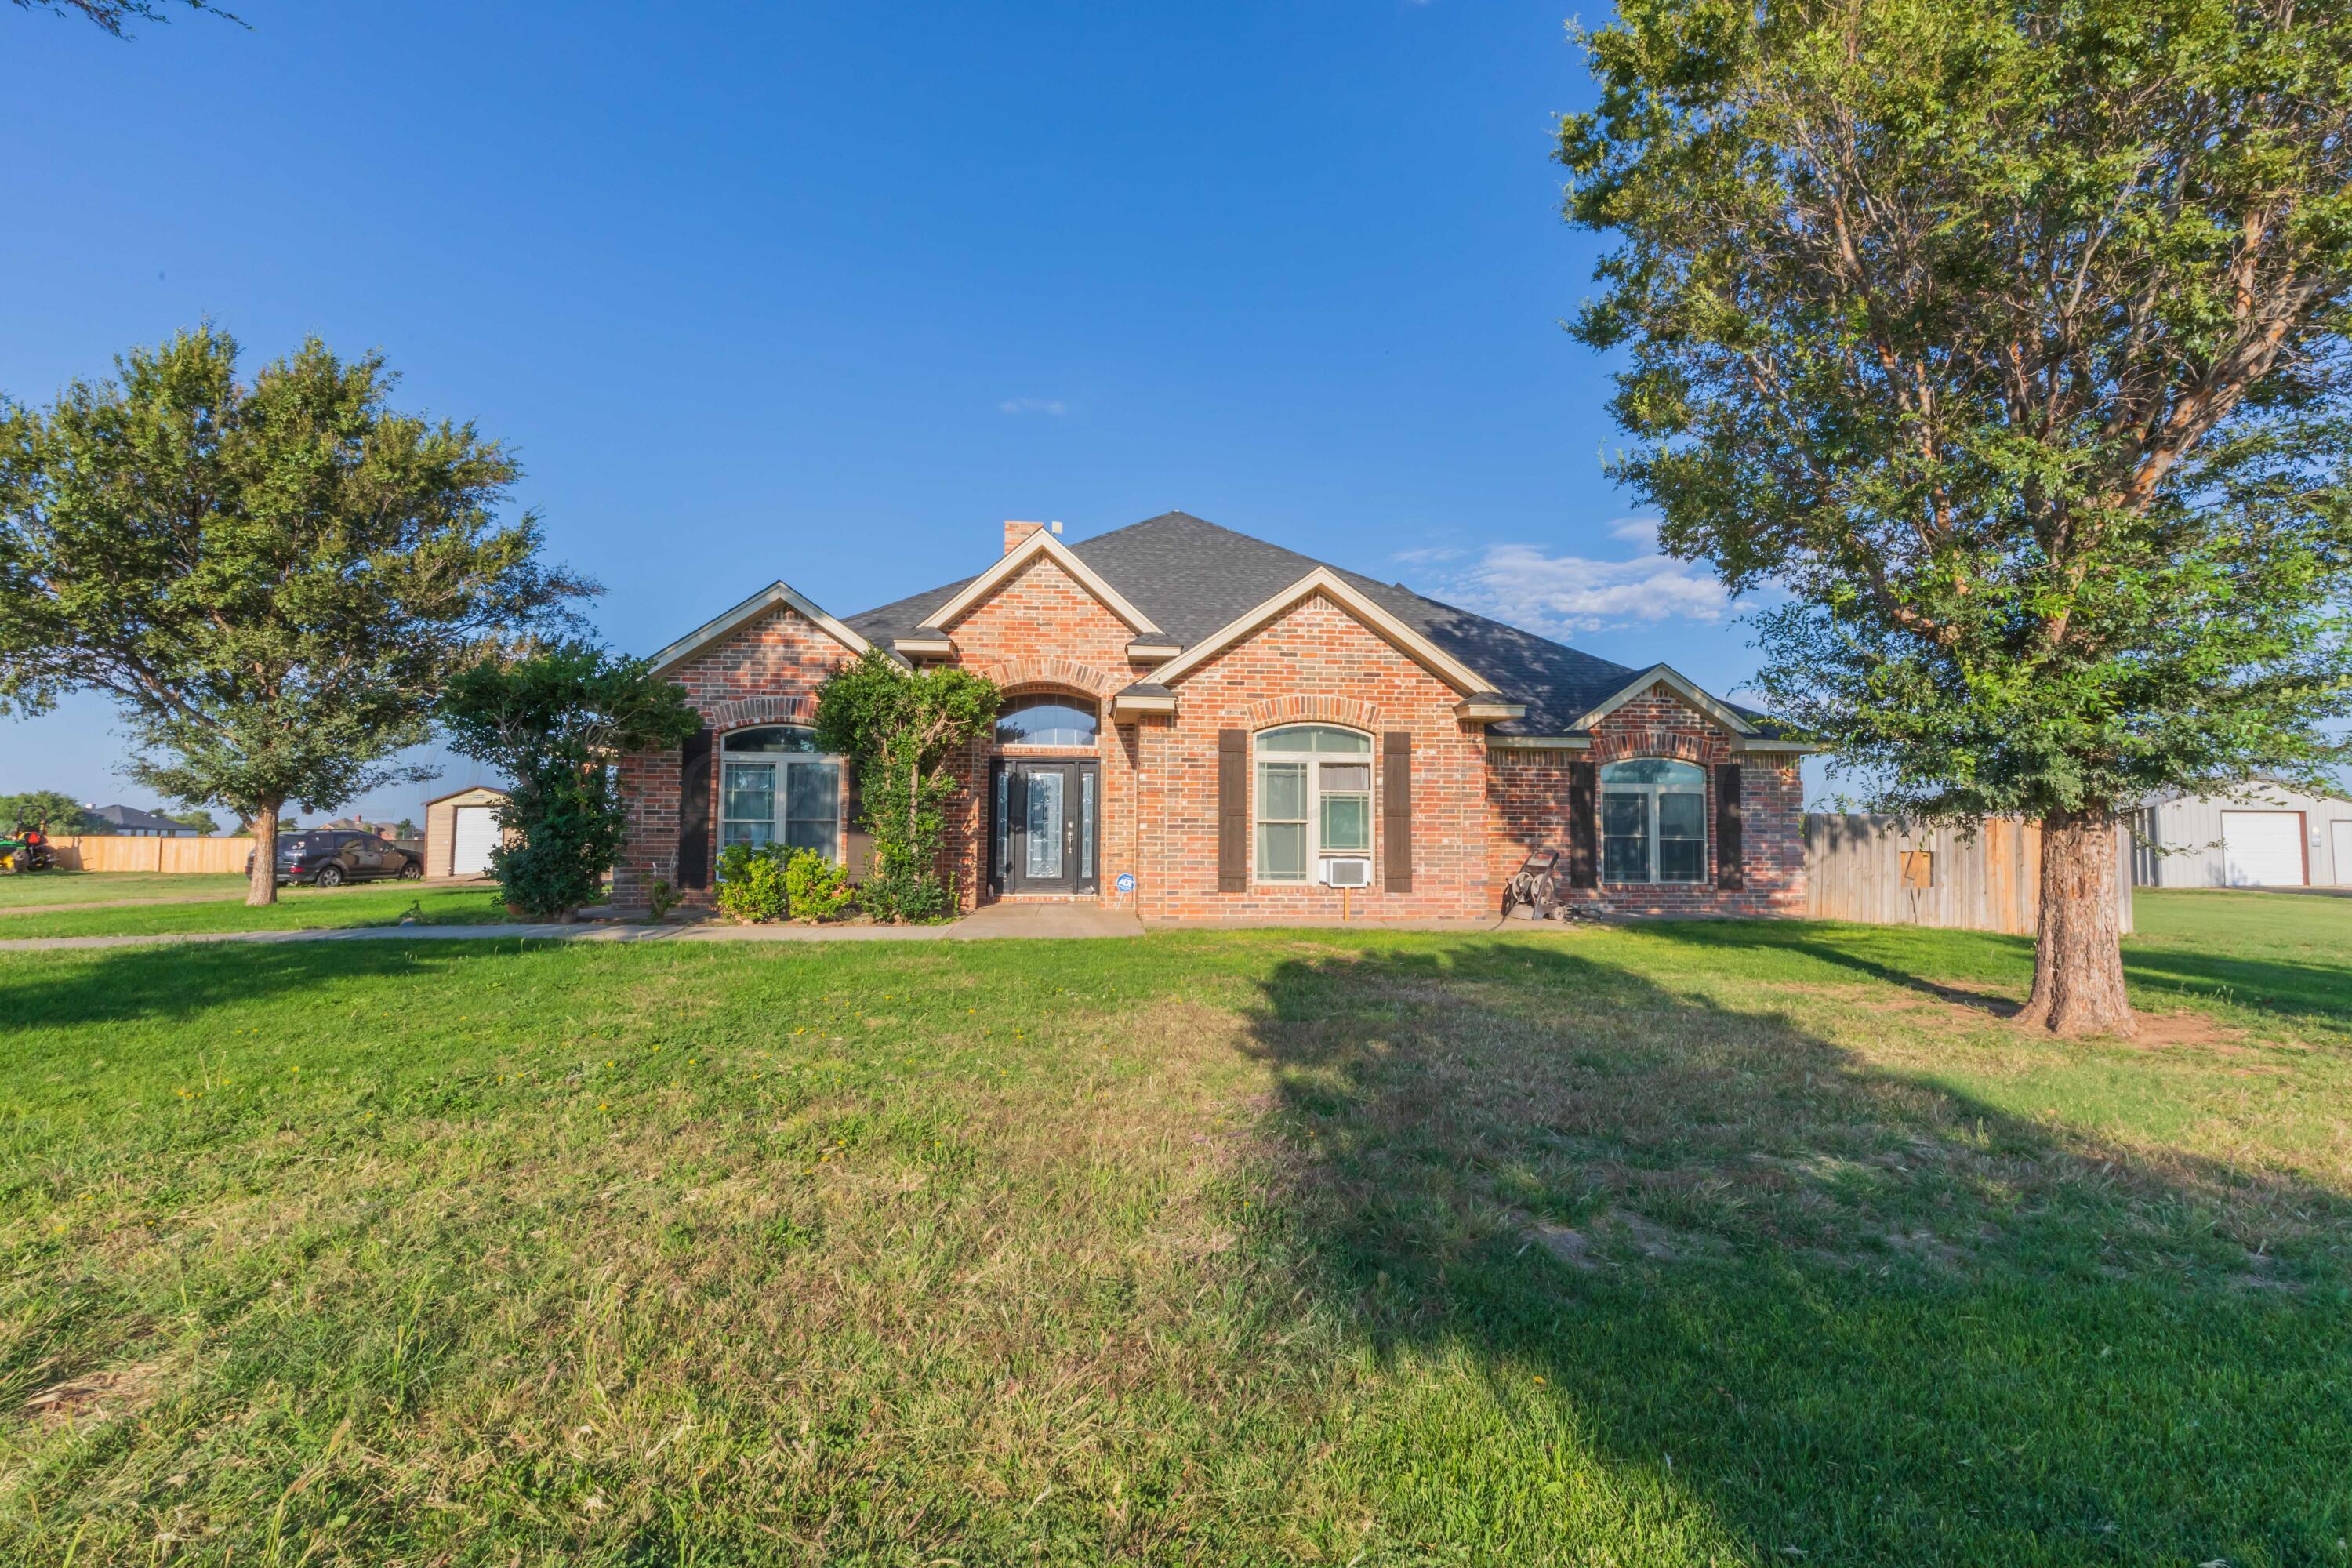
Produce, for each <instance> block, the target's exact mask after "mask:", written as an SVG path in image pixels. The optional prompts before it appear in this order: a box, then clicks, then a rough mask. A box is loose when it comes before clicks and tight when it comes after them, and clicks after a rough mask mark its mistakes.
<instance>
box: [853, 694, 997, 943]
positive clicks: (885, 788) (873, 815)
mask: <svg viewBox="0 0 2352 1568" xmlns="http://www.w3.org/2000/svg"><path fill="white" fill-rule="evenodd" d="M999 697H1000V693H999V692H998V690H997V689H996V687H995V685H994V683H993V682H992V681H990V680H989V679H986V678H985V677H983V676H978V675H974V674H972V673H971V672H970V671H968V670H962V669H956V668H932V669H924V670H918V671H916V672H915V673H913V674H911V675H910V674H908V672H907V671H906V670H904V669H901V668H898V666H896V665H894V664H892V663H891V662H890V660H889V659H888V658H886V657H885V656H884V655H883V654H881V653H880V652H878V651H877V650H876V649H873V648H868V649H867V650H866V652H865V653H863V654H860V655H859V656H858V657H857V658H856V660H855V661H853V662H851V663H849V664H845V665H843V666H842V667H841V668H839V669H836V670H835V671H834V672H833V674H832V675H830V676H828V677H826V679H825V681H824V685H822V686H820V687H818V688H817V693H816V732H817V743H818V744H819V745H820V746H821V747H823V748H824V750H826V751H829V752H842V753H844V754H845V755H847V756H850V757H853V758H855V759H856V766H857V782H858V787H859V792H860V795H861V796H862V798H863V800H864V803H865V813H864V816H862V817H861V819H860V822H861V825H862V826H864V827H865V828H866V831H867V832H868V833H869V834H871V835H872V836H873V842H874V858H873V864H872V866H871V868H870V869H869V871H868V874H867V877H866V883H865V885H864V886H863V887H861V888H859V889H858V890H857V901H858V904H859V906H860V907H861V908H863V909H864V910H866V913H868V914H870V915H872V916H873V917H874V918H875V919H876V920H877V921H928V920H937V919H939V918H940V917H941V916H943V915H949V914H952V913H954V912H955V907H956V900H955V889H954V888H953V886H952V885H951V884H950V882H949V881H948V879H945V878H943V877H942V876H941V874H940V852H941V849H942V848H943V847H944V846H945V844H946V839H947V820H948V812H949V805H950V802H951V801H952V800H953V798H954V797H955V795H957V794H958V792H960V791H961V789H962V788H963V785H962V784H961V782H960V781H959V780H958V779H957V777H956V772H955V766H954V764H955V762H956V759H957V757H958V756H959V755H960V754H961V749H962V748H963V747H965V746H967V745H969V744H971V742H974V741H978V740H981V739H982V738H983V737H985V736H986V735H987V734H988V733H989V729H990V726H991V725H992V723H993V722H994V721H995V718H996V709H997V703H998V700H999Z"/></svg>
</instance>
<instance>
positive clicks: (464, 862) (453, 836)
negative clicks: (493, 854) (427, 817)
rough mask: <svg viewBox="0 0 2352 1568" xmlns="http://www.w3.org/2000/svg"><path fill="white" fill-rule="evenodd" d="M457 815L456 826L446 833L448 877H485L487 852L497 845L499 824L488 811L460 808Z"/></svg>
mask: <svg viewBox="0 0 2352 1568" xmlns="http://www.w3.org/2000/svg"><path fill="white" fill-rule="evenodd" d="M498 843H499V825H498V824H497V823H495V822H493V821H491V820H490V808H489V807H488V806H487V805H461V806H459V807H458V808H457V824H456V826H453V827H452V828H451V829H450V831H449V875H451V876H453V877H482V876H487V875H488V874H489V869H490V851H491V850H493V849H495V848H497V847H498Z"/></svg>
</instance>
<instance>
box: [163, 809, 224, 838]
mask: <svg viewBox="0 0 2352 1568" xmlns="http://www.w3.org/2000/svg"><path fill="white" fill-rule="evenodd" d="M155 815H156V816H168V817H170V818H171V819H172V820H173V822H176V823H178V824H179V825H180V826H183V827H193V828H194V829H195V830H196V833H197V835H198V837H204V838H210V837H213V836H214V835H215V834H216V833H218V832H219V831H220V818H218V817H216V816H214V815H213V814H212V813H211V812H209V811H203V810H199V809H197V808H196V807H194V806H183V807H182V808H181V809H179V810H178V811H169V812H167V811H164V810H163V809H162V808H160V807H159V808H157V810H156V812H155Z"/></svg>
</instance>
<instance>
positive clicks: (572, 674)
mask: <svg viewBox="0 0 2352 1568" xmlns="http://www.w3.org/2000/svg"><path fill="white" fill-rule="evenodd" d="M441 722H442V725H443V727H444V728H445V729H446V731H447V733H448V737H449V744H450V747H451V749H452V750H454V751H456V752H458V753H459V754H460V755H463V756H468V757H473V758H475V759H476V760H478V761H480V762H484V763H489V764H490V765H491V766H492V767H494V768H497V769H498V770H499V772H501V773H504V774H506V776H507V777H508V778H509V780H510V781H512V782H511V783H510V784H509V787H508V791H507V802H506V804H505V805H502V806H500V807H499V808H498V814H499V825H500V826H503V827H505V828H506V829H507V830H508V831H509V833H511V834H513V835H514V839H513V841H512V842H511V843H509V844H507V845H505V846H503V847H499V848H498V849H495V850H493V851H492V852H491V854H490V868H491V870H492V872H493V874H495V875H496V876H497V878H498V879H499V886H500V887H501V888H503V889H505V892H506V899H507V902H508V903H509V904H511V905H513V906H514V907H515V908H516V909H519V910H522V911H523V912H524V913H526V914H529V915H531V916H533V917H534V918H537V919H542V920H569V919H570V918H571V917H572V912H573V911H574V910H578V909H579V908H580V907H581V906H582V905H583V904H591V903H593V902H595V901H596V900H597V898H598V897H599V896H600V894H601V892H602V889H603V887H604V874H605V873H606V872H607V871H610V870H611V869H612V868H613V861H614V857H615V856H617V855H618V854H619V853H620V848H621V840H622V837H623V836H624V834H625V829H626V827H627V821H628V819H627V814H626V811H625V806H624V805H623V803H622V800H621V795H620V791H619V789H618V787H617V785H616V784H615V783H614V778H613V773H612V769H611V768H610V766H608V765H607V764H609V763H611V762H612V761H613V760H614V759H615V758H617V757H619V756H621V755H622V754H623V753H624V752H647V751H667V750H669V749H671V748H673V747H677V746H680V745H683V744H684V743H685V742H686V741H687V738H688V736H690V735H692V734H693V733H694V732H695V731H697V730H698V729H699V728H701V725H702V720H701V717H700V716H699V715H698V713H697V712H696V711H695V710H694V707H693V705H692V704H691V703H690V702H689V701H688V700H687V695H686V689H685V688H684V687H682V686H680V685H678V684H677V682H676V681H673V680H664V679H659V678H658V677H656V676H655V675H654V674H653V673H652V667H651V666H650V665H649V664H647V663H646V660H644V659H641V658H621V657H619V656H616V655H614V654H610V653H607V652H605V651H604V649H602V648H600V647H596V646H595V645H593V644H592V643H585V642H579V641H563V642H556V643H552V644H550V645H548V646H546V647H540V648H536V649H533V650H532V651H530V653H528V654H527V655H525V656H523V657H520V658H510V659H488V660H484V661H483V662H481V663H479V664H476V665H474V666H472V667H471V668H467V669H464V670H461V671H459V672H458V673H457V675H456V676H455V677H453V678H452V679H450V681H449V684H448V688H447V689H446V691H445V692H444V693H443V695H442V699H441Z"/></svg>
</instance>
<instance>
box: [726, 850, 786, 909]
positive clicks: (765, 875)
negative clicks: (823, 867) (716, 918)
mask: <svg viewBox="0 0 2352 1568" xmlns="http://www.w3.org/2000/svg"><path fill="white" fill-rule="evenodd" d="M792 853H793V851H792V847H790V846H789V845H784V844H762V845H760V846H758V847H753V846H751V845H749V844H730V845H729V846H728V847H726V848H725V849H723V850H721V851H720V852H719V888H718V890H717V891H716V892H715V893H714V894H713V895H712V900H711V901H712V902H714V903H716V904H717V905H718V906H719V913H720V914H723V915H726V916H727V917H729V918H730V919H731V920H739V921H744V922H745V923H746V924H750V925H765V924H767V923H768V922H769V921H780V920H782V919H783V918H784V916H785V914H786V913H788V912H789V911H790V910H791V908H792V901H791V900H790V899H789V898H788V897H787V896H786V893H785V891H784V865H785V862H786V861H787V860H788V859H790V858H791V856H792Z"/></svg>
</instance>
